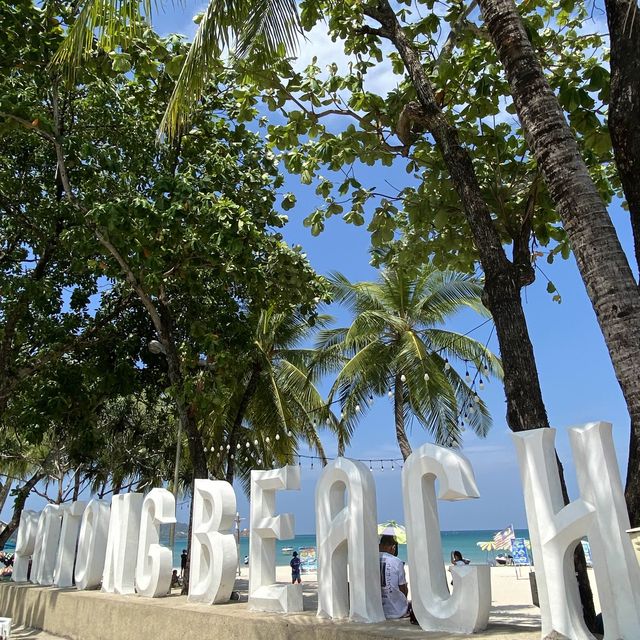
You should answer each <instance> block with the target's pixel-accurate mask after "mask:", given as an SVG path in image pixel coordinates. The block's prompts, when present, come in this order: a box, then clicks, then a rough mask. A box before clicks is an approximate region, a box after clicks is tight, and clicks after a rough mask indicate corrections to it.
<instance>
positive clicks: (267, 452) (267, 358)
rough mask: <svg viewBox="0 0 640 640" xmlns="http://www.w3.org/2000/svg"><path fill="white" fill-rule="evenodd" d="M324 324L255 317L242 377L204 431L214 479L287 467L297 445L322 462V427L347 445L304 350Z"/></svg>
mask: <svg viewBox="0 0 640 640" xmlns="http://www.w3.org/2000/svg"><path fill="white" fill-rule="evenodd" d="M329 320H330V317H329V316H319V317H318V318H316V320H315V324H314V325H311V324H310V322H309V321H308V320H307V319H305V318H304V317H303V316H302V315H301V314H300V313H298V312H297V311H293V312H277V311H275V310H274V309H273V308H270V309H266V310H262V311H260V312H259V315H258V320H257V322H256V329H255V333H254V340H253V349H252V350H251V352H250V353H249V354H247V361H246V362H245V363H243V365H244V366H243V369H244V374H243V375H242V377H241V378H240V379H239V380H238V381H237V383H236V384H235V385H233V388H232V389H230V390H229V392H228V395H227V398H226V401H225V406H226V407H227V409H226V411H225V412H224V415H223V416H221V418H220V419H219V420H217V421H214V422H213V423H212V425H211V429H210V431H209V439H210V440H211V442H213V443H215V446H214V447H212V449H211V456H212V457H213V460H212V462H213V464H212V468H214V469H216V475H218V476H224V477H225V478H226V479H227V480H228V481H229V482H231V481H233V479H234V477H235V476H236V475H237V476H239V478H240V479H241V480H242V481H243V482H244V481H247V480H248V477H249V475H248V474H249V471H250V469H251V468H252V466H255V464H256V461H257V460H260V463H261V464H263V465H267V464H270V463H271V462H277V463H280V464H282V463H286V462H290V461H291V460H292V459H293V457H294V456H295V453H296V450H297V446H298V443H299V442H300V441H303V442H305V443H306V444H307V445H308V446H309V447H310V448H311V449H312V450H315V451H316V452H317V453H318V455H319V456H320V458H321V459H323V460H324V461H325V462H326V455H325V453H324V449H323V446H322V442H321V441H320V437H319V430H320V428H321V427H322V426H326V427H327V428H329V429H330V430H332V431H334V432H335V433H336V434H337V435H338V439H339V440H340V441H343V442H348V441H349V436H350V432H349V430H348V429H347V428H346V426H345V425H343V424H342V423H341V422H340V421H338V420H336V419H335V416H333V415H332V414H331V412H330V409H329V408H328V406H327V402H326V401H325V399H324V398H323V397H322V395H321V394H320V392H319V391H318V390H317V388H316V387H315V385H314V382H315V380H316V378H315V377H314V375H313V374H312V373H310V371H309V365H310V363H312V362H313V361H314V360H316V359H317V352H316V351H315V350H314V349H313V348H309V347H305V346H304V344H305V342H308V341H309V339H310V334H311V332H312V330H313V329H314V328H315V327H324V326H326V324H327V323H328V322H329ZM223 442H224V443H226V444H222V443H223ZM256 443H257V444H256ZM238 445H240V449H238ZM247 445H249V446H247ZM227 446H228V447H229V448H228V449H227ZM220 447H222V450H221V449H220ZM241 452H242V453H241ZM245 458H248V460H245Z"/></svg>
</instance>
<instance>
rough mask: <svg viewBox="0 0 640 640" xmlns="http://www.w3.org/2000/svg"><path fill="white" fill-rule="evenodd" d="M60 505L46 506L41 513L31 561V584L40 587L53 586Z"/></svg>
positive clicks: (58, 538) (60, 513) (58, 540)
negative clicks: (39, 585)
mask: <svg viewBox="0 0 640 640" xmlns="http://www.w3.org/2000/svg"><path fill="white" fill-rule="evenodd" d="M61 516H62V510H61V509H60V505H57V504H48V505H47V506H46V507H45V508H44V509H43V510H42V511H41V512H40V519H39V520H38V532H37V534H36V548H35V549H34V551H33V559H32V561H31V578H30V579H31V582H35V583H36V584H41V585H50V584H53V570H54V569H55V567H56V557H57V555H58V543H59V542H60V524H61V523H60V518H61Z"/></svg>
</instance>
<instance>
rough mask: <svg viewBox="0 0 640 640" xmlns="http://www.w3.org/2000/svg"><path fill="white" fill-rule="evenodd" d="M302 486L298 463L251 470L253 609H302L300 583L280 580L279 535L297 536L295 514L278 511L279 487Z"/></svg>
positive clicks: (287, 611)
mask: <svg viewBox="0 0 640 640" xmlns="http://www.w3.org/2000/svg"><path fill="white" fill-rule="evenodd" d="M282 489H300V469H299V467H298V465H287V466H286V467H282V468H281V469H272V470H267V471H255V470H254V471H252V472H251V533H250V535H251V539H250V545H249V549H250V550H249V553H250V561H249V567H250V571H249V609H250V610H252V611H276V612H281V613H295V612H297V611H302V588H301V585H299V584H276V539H277V540H286V539H288V538H293V536H294V519H293V514H291V513H283V514H280V515H276V491H278V490H282Z"/></svg>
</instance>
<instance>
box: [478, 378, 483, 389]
mask: <svg viewBox="0 0 640 640" xmlns="http://www.w3.org/2000/svg"><path fill="white" fill-rule="evenodd" d="M478 387H479V388H480V389H481V390H482V389H484V382H483V381H482V378H480V382H479V383H478Z"/></svg>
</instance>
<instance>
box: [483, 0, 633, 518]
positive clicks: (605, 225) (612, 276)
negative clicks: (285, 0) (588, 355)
mask: <svg viewBox="0 0 640 640" xmlns="http://www.w3.org/2000/svg"><path fill="white" fill-rule="evenodd" d="M479 4H480V6H481V8H482V12H483V16H484V19H485V22H486V25H487V28H488V30H489V33H490V34H491V38H492V40H493V41H494V43H495V46H496V48H497V50H498V54H499V56H500V59H501V60H502V64H503V66H504V68H505V71H506V74H507V78H508V80H509V84H510V86H511V93H512V95H513V99H514V103H515V106H516V109H517V111H518V116H519V118H520V122H521V123H522V126H523V129H524V131H525V135H526V136H527V140H528V143H529V146H530V148H531V150H532V152H533V154H534V155H535V157H536V160H537V161H538V165H539V166H540V169H541V170H542V173H543V176H544V179H545V181H546V183H547V187H548V189H549V192H550V194H551V197H552V198H553V200H554V202H555V203H556V206H557V209H558V213H559V214H560V216H561V218H562V222H563V225H564V228H565V230H566V232H567V235H568V237H569V240H570V242H571V245H572V249H573V252H574V255H575V257H576V262H577V264H578V269H579V270H580V275H581V276H582V280H583V282H584V284H585V287H586V289H587V293H588V295H589V298H590V299H591V303H592V305H593V308H594V310H595V312H596V316H597V318H598V322H599V324H600V328H601V330H602V333H603V335H604V339H605V342H606V344H607V348H608V349H609V354H610V356H611V361H612V363H613V367H614V370H615V373H616V377H617V378H618V381H619V383H620V387H621V388H622V393H623V395H624V398H625V400H626V403H627V407H628V410H629V415H630V417H631V436H630V443H629V466H628V471H627V485H626V498H627V507H628V509H629V516H630V519H631V523H632V525H634V526H636V525H638V524H640V486H638V482H639V479H638V477H637V469H638V463H639V461H640V450H639V447H640V295H638V286H637V283H636V281H635V279H634V277H633V274H632V272H631V268H630V266H629V263H628V261H627V258H626V256H625V254H624V251H623V249H622V246H621V245H620V242H619V240H618V236H617V235H616V232H615V229H614V227H613V224H612V222H611V219H610V218H609V215H608V213H607V210H606V208H605V205H604V203H603V201H602V199H601V198H600V195H599V193H598V190H597V188H596V186H595V184H594V183H593V181H592V180H591V177H590V176H589V172H588V170H587V167H586V165H585V163H584V161H583V160H582V157H581V156H580V152H579V149H578V145H577V143H576V140H575V138H574V137H573V134H572V133H571V130H570V129H569V125H568V124H567V122H566V119H565V117H564V114H563V112H562V110H561V108H560V105H559V103H558V100H557V98H556V96H555V94H554V93H553V91H552V90H551V88H550V87H549V84H548V83H547V81H546V79H545V77H544V73H543V71H542V67H541V66H540V62H539V61H538V58H537V56H536V54H535V52H534V50H533V47H532V46H531V43H530V42H529V39H528V37H527V34H526V32H525V30H524V26H523V24H522V20H521V18H520V16H519V14H518V11H517V9H516V6H515V4H514V2H513V0H479ZM635 179H636V180H637V176H636V178H635Z"/></svg>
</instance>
